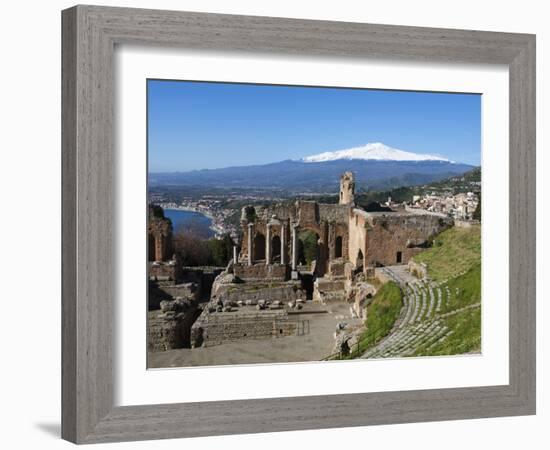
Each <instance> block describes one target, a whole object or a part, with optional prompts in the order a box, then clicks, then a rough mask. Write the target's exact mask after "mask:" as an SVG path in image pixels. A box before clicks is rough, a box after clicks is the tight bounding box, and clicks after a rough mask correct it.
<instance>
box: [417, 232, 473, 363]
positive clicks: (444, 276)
mask: <svg viewBox="0 0 550 450" xmlns="http://www.w3.org/2000/svg"><path fill="white" fill-rule="evenodd" d="M414 259H415V261H418V262H425V263H426V264H427V265H428V274H429V276H430V277H431V278H432V280H434V281H439V282H441V281H444V280H447V281H446V282H444V283H443V284H442V285H441V288H442V289H444V287H445V285H446V286H448V287H449V290H450V292H451V299H450V301H449V303H448V304H446V305H443V307H442V309H441V313H442V314H445V313H447V312H450V311H453V310H457V309H460V308H463V307H465V306H468V305H474V304H476V303H480V302H481V233H480V227H479V226H477V227H472V228H469V229H460V228H451V229H449V230H446V231H444V232H443V233H441V234H440V235H439V236H438V237H437V238H436V239H435V245H434V246H433V247H432V248H431V249H429V250H426V251H425V252H423V253H421V254H419V255H417V256H416V257H415V258H414ZM457 275H458V276H457ZM457 289H458V290H457ZM442 320H443V321H444V322H445V324H446V325H447V326H448V327H449V328H450V329H451V330H453V334H451V335H450V336H449V337H448V338H447V339H446V340H444V341H443V342H441V343H440V344H438V345H437V346H436V347H433V348H432V349H430V351H429V353H428V352H427V351H426V348H423V347H421V348H419V349H418V350H417V352H416V356H428V355H457V354H463V353H470V352H479V351H480V349H481V308H473V309H466V310H464V311H461V312H458V313H456V314H453V315H450V316H448V317H445V318H443V319H442Z"/></svg>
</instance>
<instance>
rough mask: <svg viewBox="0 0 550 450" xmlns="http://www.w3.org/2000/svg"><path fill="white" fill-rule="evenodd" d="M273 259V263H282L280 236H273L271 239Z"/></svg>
mask: <svg viewBox="0 0 550 450" xmlns="http://www.w3.org/2000/svg"><path fill="white" fill-rule="evenodd" d="M271 252H272V258H271V261H272V262H273V264H280V262H281V238H280V237H279V236H273V238H272V239H271Z"/></svg>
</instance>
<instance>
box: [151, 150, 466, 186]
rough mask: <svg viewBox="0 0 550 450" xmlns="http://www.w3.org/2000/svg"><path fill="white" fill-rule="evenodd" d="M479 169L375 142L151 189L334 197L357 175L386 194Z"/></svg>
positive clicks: (179, 177)
mask: <svg viewBox="0 0 550 450" xmlns="http://www.w3.org/2000/svg"><path fill="white" fill-rule="evenodd" d="M474 167H475V166H472V165H468V164H462V163H457V162H454V161H450V160H448V159H446V158H444V157H440V156H435V155H429V154H418V153H412V152H406V151H403V150H398V149H395V148H391V147H388V146H386V145H384V144H381V143H371V144H366V145H364V146H362V147H354V148H350V149H344V150H338V151H334V152H324V153H320V154H317V155H312V156H307V157H305V158H302V159H299V160H285V161H279V162H274V163H269V164H262V165H251V166H233V167H226V168H219V169H202V170H192V171H187V172H163V173H149V185H150V186H151V187H155V186H182V187H185V186H187V187H198V186H202V187H204V188H227V189H235V188H254V189H266V190H268V189H276V190H285V191H289V192H330V191H332V190H333V189H334V186H335V185H337V184H338V180H339V178H340V175H341V174H342V173H343V172H346V171H352V172H353V173H354V175H355V182H356V188H357V189H358V190H381V189H391V188H395V187H399V186H414V185H419V184H425V183H431V182H434V181H439V180H443V179H445V178H449V177H452V176H456V175H461V174H463V173H465V172H467V171H469V170H471V169H473V168H474Z"/></svg>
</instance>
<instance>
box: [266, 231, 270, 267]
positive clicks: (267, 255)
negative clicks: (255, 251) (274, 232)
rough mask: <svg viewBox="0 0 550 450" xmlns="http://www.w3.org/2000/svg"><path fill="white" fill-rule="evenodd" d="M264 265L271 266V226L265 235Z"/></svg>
mask: <svg viewBox="0 0 550 450" xmlns="http://www.w3.org/2000/svg"><path fill="white" fill-rule="evenodd" d="M265 263H266V265H269V264H271V225H269V224H268V225H267V231H266V233H265Z"/></svg>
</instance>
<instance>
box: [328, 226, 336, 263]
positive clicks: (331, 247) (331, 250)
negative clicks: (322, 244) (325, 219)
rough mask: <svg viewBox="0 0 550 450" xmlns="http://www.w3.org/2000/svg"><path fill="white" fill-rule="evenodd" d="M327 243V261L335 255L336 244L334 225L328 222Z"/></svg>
mask: <svg viewBox="0 0 550 450" xmlns="http://www.w3.org/2000/svg"><path fill="white" fill-rule="evenodd" d="M327 245H328V259H329V261H332V260H333V259H334V256H335V246H336V233H335V231H334V226H333V225H332V223H329V224H328V237H327Z"/></svg>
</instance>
